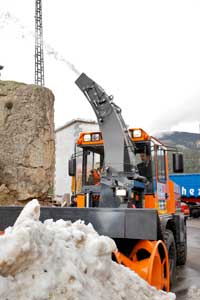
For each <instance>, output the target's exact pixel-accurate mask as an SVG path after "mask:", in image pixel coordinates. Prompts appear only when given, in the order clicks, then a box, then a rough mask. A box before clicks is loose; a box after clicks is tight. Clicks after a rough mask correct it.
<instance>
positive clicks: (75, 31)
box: [0, 0, 200, 132]
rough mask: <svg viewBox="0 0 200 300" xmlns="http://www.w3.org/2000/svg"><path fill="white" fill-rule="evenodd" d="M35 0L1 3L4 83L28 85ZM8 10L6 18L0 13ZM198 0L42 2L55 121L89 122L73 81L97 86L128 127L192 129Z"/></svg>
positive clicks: (199, 94)
mask: <svg viewBox="0 0 200 300" xmlns="http://www.w3.org/2000/svg"><path fill="white" fill-rule="evenodd" d="M34 5H35V1H34V0H18V1H16V0H1V13H0V39H1V61H0V64H2V65H4V66H5V68H4V70H3V71H2V76H1V78H2V79H3V80H16V81H22V82H27V83H34V10H35V7H34ZM7 12H9V14H10V15H9V17H6V16H5V15H6V14H7ZM199 15H200V1H193V0H188V1H184V0H182V1H179V0H173V1H171V0H168V1H162V0H157V1H154V0H151V1H149V0H143V1H142V0H141V1H135V0H126V1H125V0H123V1H122V0H115V1H114V0H109V1H107V0H101V1H100V0H98V1H97V0H84V1H81V0H73V1H72V0H71V1H70V0H68V1H66V0H57V1H48V0H43V24H44V41H45V53H44V55H45V86H46V87H48V88H50V89H51V90H52V91H53V93H54V94H55V124H56V127H59V126H62V125H63V124H64V123H66V122H67V121H69V120H71V119H73V118H76V117H77V118H84V119H93V120H95V115H94V113H93V111H92V109H91V107H90V105H89V104H88V103H87V100H86V99H85V98H84V96H83V95H82V93H81V92H80V91H79V90H78V88H77V87H76V85H75V84H74V81H75V80H76V78H77V74H76V73H75V72H73V71H72V70H71V69H70V64H73V65H74V66H75V67H76V69H77V70H78V71H79V72H80V73H81V72H85V73H86V74H87V75H88V76H90V77H91V78H93V79H94V80H95V81H96V82H97V83H99V84H100V85H101V86H102V87H103V88H104V89H105V91H106V92H107V93H108V94H112V95H114V99H115V102H116V103H117V104H118V105H119V106H120V107H121V108H122V114H123V117H124V120H125V121H126V123H127V124H128V125H129V126H130V127H142V128H143V129H145V130H146V131H148V132H154V131H159V130H183V131H191V132H199V123H200V117H199V111H200V110H199V108H200V104H199V103H200V84H199V83H200V38H199V34H200V32H199V28H200V18H199Z"/></svg>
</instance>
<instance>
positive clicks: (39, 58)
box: [35, 0, 44, 86]
mask: <svg viewBox="0 0 200 300" xmlns="http://www.w3.org/2000/svg"><path fill="white" fill-rule="evenodd" d="M35 84H37V85H41V86H44V53H43V26H42V0H35Z"/></svg>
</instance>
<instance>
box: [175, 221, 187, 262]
mask: <svg viewBox="0 0 200 300" xmlns="http://www.w3.org/2000/svg"><path fill="white" fill-rule="evenodd" d="M176 251H177V262H176V264H177V266H181V265H185V263H186V260H187V229H186V225H185V226H184V241H183V242H182V243H179V244H177V246H176Z"/></svg>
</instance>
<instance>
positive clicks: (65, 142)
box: [54, 119, 99, 197]
mask: <svg viewBox="0 0 200 300" xmlns="http://www.w3.org/2000/svg"><path fill="white" fill-rule="evenodd" d="M83 131H85V132H87V131H99V126H98V124H97V123H96V122H95V121H89V120H83V119H74V120H72V121H70V122H68V123H66V124H65V125H64V126H62V127H60V128H58V129H56V131H55V138H56V166H55V184H54V194H55V196H56V197H63V196H64V195H66V194H70V192H71V177H70V176H69V175H68V160H69V159H70V158H71V155H72V154H73V153H74V148H75V142H76V140H77V139H78V137H79V134H80V132H83Z"/></svg>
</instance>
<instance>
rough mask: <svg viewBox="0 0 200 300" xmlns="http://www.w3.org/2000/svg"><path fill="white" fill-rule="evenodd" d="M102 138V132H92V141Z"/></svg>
mask: <svg viewBox="0 0 200 300" xmlns="http://www.w3.org/2000/svg"><path fill="white" fill-rule="evenodd" d="M99 140H100V134H99V133H93V134H92V141H99Z"/></svg>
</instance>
